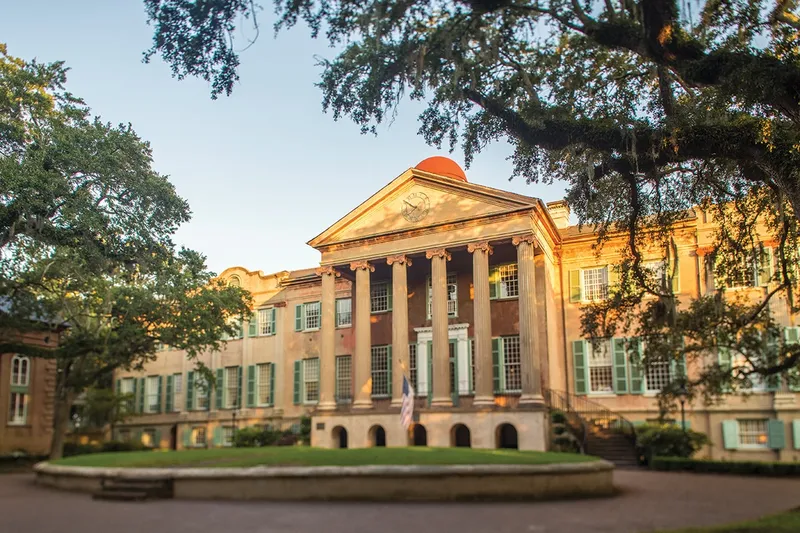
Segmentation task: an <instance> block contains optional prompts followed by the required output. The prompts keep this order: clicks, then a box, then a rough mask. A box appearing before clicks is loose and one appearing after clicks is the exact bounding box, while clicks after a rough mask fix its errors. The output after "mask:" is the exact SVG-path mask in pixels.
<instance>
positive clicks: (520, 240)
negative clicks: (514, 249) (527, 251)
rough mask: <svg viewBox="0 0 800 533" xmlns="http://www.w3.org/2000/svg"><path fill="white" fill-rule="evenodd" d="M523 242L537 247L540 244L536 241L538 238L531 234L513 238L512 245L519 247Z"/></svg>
mask: <svg viewBox="0 0 800 533" xmlns="http://www.w3.org/2000/svg"><path fill="white" fill-rule="evenodd" d="M523 242H526V243H528V244H531V245H533V246H536V245H537V244H538V242H537V241H536V237H535V236H534V235H533V233H529V234H528V235H517V236H515V237H512V238H511V244H513V245H514V246H519V245H520V244H522V243H523Z"/></svg>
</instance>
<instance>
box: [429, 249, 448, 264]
mask: <svg viewBox="0 0 800 533" xmlns="http://www.w3.org/2000/svg"><path fill="white" fill-rule="evenodd" d="M425 257H426V258H427V259H433V258H434V257H441V258H443V259H444V260H445V261H450V259H452V256H451V255H450V252H448V251H447V249H446V248H434V249H433V250H428V251H426V252H425Z"/></svg>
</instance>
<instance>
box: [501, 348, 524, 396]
mask: <svg viewBox="0 0 800 533" xmlns="http://www.w3.org/2000/svg"><path fill="white" fill-rule="evenodd" d="M521 363H522V361H521V359H520V350H519V335H514V336H513V337H503V369H504V374H505V375H504V377H505V391H506V392H521V391H522V369H521V368H520V367H521Z"/></svg>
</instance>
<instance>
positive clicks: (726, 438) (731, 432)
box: [722, 420, 739, 450]
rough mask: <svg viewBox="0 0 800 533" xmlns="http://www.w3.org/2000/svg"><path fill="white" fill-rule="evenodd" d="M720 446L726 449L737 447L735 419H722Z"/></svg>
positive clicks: (737, 438)
mask: <svg viewBox="0 0 800 533" xmlns="http://www.w3.org/2000/svg"><path fill="white" fill-rule="evenodd" d="M722 446H723V447H724V448H725V449H726V450H736V449H738V448H739V423H738V422H737V421H736V420H723V421H722Z"/></svg>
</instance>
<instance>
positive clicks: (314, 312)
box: [303, 302, 321, 330]
mask: <svg viewBox="0 0 800 533" xmlns="http://www.w3.org/2000/svg"><path fill="white" fill-rule="evenodd" d="M320 312H321V310H320V304H319V302H311V303H307V304H303V314H304V315H305V324H304V329H306V330H309V329H319V325H320Z"/></svg>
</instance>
